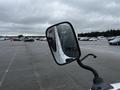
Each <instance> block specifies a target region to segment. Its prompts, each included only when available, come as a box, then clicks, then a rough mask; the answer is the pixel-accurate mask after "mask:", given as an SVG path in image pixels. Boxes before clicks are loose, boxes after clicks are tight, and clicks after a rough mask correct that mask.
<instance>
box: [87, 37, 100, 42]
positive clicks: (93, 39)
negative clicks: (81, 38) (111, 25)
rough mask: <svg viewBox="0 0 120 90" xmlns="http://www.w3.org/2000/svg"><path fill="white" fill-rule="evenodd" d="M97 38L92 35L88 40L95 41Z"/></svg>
mask: <svg viewBox="0 0 120 90" xmlns="http://www.w3.org/2000/svg"><path fill="white" fill-rule="evenodd" d="M97 40H98V39H97V38H96V37H92V38H90V39H89V41H97Z"/></svg>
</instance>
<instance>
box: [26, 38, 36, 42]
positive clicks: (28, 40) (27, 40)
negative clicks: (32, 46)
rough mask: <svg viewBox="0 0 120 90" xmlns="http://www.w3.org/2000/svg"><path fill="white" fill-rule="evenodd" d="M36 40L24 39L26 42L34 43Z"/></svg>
mask: <svg viewBox="0 0 120 90" xmlns="http://www.w3.org/2000/svg"><path fill="white" fill-rule="evenodd" d="M34 41H35V40H34V39H32V38H28V39H24V42H34Z"/></svg>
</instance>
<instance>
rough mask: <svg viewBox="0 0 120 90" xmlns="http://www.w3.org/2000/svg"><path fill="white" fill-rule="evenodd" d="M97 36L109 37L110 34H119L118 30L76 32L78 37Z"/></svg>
mask: <svg viewBox="0 0 120 90" xmlns="http://www.w3.org/2000/svg"><path fill="white" fill-rule="evenodd" d="M98 36H104V37H111V36H120V30H113V29H111V30H107V31H103V32H98V31H96V32H88V33H78V37H98Z"/></svg>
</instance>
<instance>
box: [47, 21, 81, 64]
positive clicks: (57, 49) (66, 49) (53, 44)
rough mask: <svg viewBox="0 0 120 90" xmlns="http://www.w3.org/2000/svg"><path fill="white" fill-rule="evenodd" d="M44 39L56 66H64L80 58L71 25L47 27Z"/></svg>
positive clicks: (64, 23)
mask: <svg viewBox="0 0 120 90" xmlns="http://www.w3.org/2000/svg"><path fill="white" fill-rule="evenodd" d="M46 37H47V41H48V44H49V48H50V50H51V52H52V55H53V57H54V60H55V62H56V63H57V64H59V65H64V64H67V63H70V62H72V61H75V60H77V59H79V58H80V56H81V52H80V48H79V44H78V41H77V38H76V34H75V32H74V28H73V26H72V24H71V23H69V22H62V23H58V24H55V25H53V26H51V27H49V28H48V29H47V30H46Z"/></svg>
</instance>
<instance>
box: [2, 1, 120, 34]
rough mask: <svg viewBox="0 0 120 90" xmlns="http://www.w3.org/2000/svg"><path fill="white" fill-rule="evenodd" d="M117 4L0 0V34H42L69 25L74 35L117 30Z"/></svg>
mask: <svg viewBox="0 0 120 90" xmlns="http://www.w3.org/2000/svg"><path fill="white" fill-rule="evenodd" d="M119 11H120V1H119V0H3V1H2V0H1V1H0V34H25V33H26V34H36V35H38V34H40V35H41V34H44V33H45V30H46V28H47V27H48V26H50V25H52V24H55V23H58V22H61V21H70V22H71V23H72V24H73V26H74V28H75V30H76V32H90V31H103V30H107V29H111V28H112V29H113V28H115V29H118V28H120V26H119V24H120V12H119Z"/></svg>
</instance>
